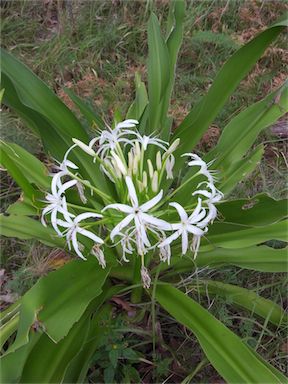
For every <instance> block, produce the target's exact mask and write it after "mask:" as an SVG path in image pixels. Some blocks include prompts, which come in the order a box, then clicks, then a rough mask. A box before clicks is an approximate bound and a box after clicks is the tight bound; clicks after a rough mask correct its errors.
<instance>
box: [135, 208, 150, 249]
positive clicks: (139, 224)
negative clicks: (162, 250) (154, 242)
mask: <svg viewBox="0 0 288 384" xmlns="http://www.w3.org/2000/svg"><path fill="white" fill-rule="evenodd" d="M134 220H135V226H136V232H137V234H138V236H139V238H138V240H140V241H141V242H142V243H143V244H144V245H146V247H150V246H151V243H150V241H149V239H148V236H147V233H146V229H145V225H144V222H143V221H142V216H141V215H135V218H134Z"/></svg>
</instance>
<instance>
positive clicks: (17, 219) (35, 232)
mask: <svg viewBox="0 0 288 384" xmlns="http://www.w3.org/2000/svg"><path fill="white" fill-rule="evenodd" d="M0 228H1V234H2V235H3V236H7V237H17V238H18V239H21V240H27V239H36V240H39V241H41V243H43V244H46V245H49V246H50V247H55V246H56V247H61V248H64V246H65V241H64V239H63V238H60V237H58V236H57V235H56V232H55V231H54V230H53V229H52V228H48V227H44V226H43V225H42V224H41V223H40V222H39V221H37V220H34V219H31V218H30V217H27V216H20V215H14V214H11V215H9V216H6V215H0Z"/></svg>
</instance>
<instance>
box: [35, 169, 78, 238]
mask: <svg viewBox="0 0 288 384" xmlns="http://www.w3.org/2000/svg"><path fill="white" fill-rule="evenodd" d="M76 183H77V181H76V180H70V181H68V182H66V183H64V184H63V185H62V184H61V183H60V184H59V180H58V178H56V177H55V176H54V177H53V178H52V183H51V193H48V194H47V195H46V196H45V199H46V200H45V202H46V203H47V206H46V207H45V208H44V209H43V211H42V215H41V223H42V225H44V226H45V227H46V226H47V225H46V222H45V219H44V217H45V216H46V215H48V214H50V213H51V224H52V227H53V228H54V230H55V231H56V232H57V234H58V235H59V236H61V235H62V233H61V231H60V230H59V228H58V225H57V214H58V213H61V214H62V215H63V216H64V218H65V220H68V218H70V217H73V216H74V215H73V214H71V213H69V212H68V208H67V203H66V198H65V196H63V197H62V196H61V195H62V193H64V192H65V191H66V190H67V189H68V188H70V187H72V186H73V185H75V184H76ZM57 184H58V185H60V188H59V189H58V188H57Z"/></svg>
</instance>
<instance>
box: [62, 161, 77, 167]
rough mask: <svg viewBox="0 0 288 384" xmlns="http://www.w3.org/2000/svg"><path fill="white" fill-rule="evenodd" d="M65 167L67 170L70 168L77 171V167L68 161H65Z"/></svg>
mask: <svg viewBox="0 0 288 384" xmlns="http://www.w3.org/2000/svg"><path fill="white" fill-rule="evenodd" d="M65 165H66V167H68V168H72V169H78V167H77V165H76V164H74V163H72V161H70V160H65Z"/></svg>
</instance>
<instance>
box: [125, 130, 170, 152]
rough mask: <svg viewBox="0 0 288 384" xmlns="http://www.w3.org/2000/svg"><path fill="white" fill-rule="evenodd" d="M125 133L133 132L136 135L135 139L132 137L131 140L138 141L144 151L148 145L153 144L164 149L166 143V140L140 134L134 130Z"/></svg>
mask: <svg viewBox="0 0 288 384" xmlns="http://www.w3.org/2000/svg"><path fill="white" fill-rule="evenodd" d="M127 133H130V134H134V135H135V136H136V139H133V140H132V141H134V142H136V143H139V144H141V145H142V148H143V150H144V151H146V149H147V147H148V145H150V144H153V145H156V146H157V147H159V148H162V149H164V150H165V151H166V149H167V146H168V143H167V141H164V140H161V139H158V138H157V137H153V136H152V135H150V136H146V135H144V136H142V135H140V133H139V132H136V131H135V132H134V131H127Z"/></svg>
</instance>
